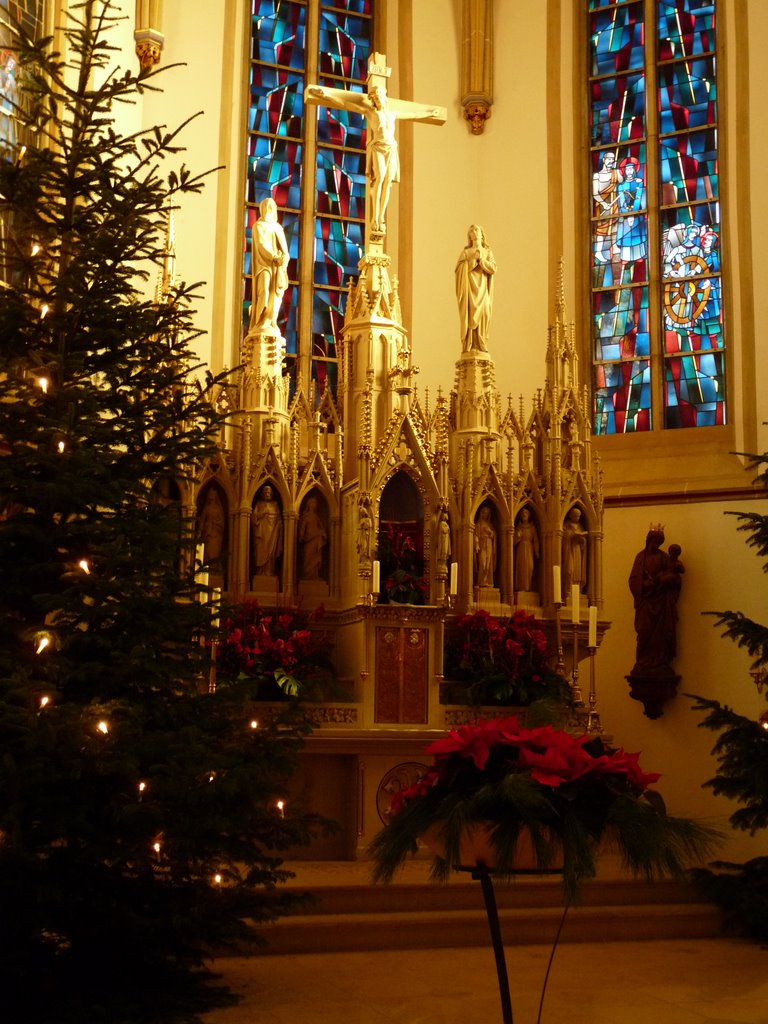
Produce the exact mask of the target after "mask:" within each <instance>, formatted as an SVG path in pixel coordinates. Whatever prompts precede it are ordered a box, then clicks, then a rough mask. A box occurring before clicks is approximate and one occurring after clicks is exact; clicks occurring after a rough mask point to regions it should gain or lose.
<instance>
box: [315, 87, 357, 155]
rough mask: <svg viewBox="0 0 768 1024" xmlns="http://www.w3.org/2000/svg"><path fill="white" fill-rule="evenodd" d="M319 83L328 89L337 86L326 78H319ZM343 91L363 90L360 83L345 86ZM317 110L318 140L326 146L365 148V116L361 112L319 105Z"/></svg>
mask: <svg viewBox="0 0 768 1024" xmlns="http://www.w3.org/2000/svg"><path fill="white" fill-rule="evenodd" d="M320 84H321V85H324V86H327V87H328V88H329V89H335V88H337V87H338V83H337V82H333V81H329V80H328V79H321V81H320ZM345 91H347V92H358V93H362V92H363V91H364V90H363V87H362V86H361V85H352V86H350V87H349V88H345ZM317 111H318V114H317V139H318V142H320V143H321V144H323V145H328V146H347V147H350V148H353V149H365V117H364V116H363V115H362V114H358V113H355V112H354V111H351V110H341V109H336V108H334V107H324V106H320V105H319V106H318V108H317Z"/></svg>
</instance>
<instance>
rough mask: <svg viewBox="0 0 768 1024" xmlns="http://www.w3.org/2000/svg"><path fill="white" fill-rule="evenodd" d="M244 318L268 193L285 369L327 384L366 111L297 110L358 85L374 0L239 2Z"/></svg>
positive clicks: (358, 211) (360, 215) (349, 259)
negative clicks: (314, 93)
mask: <svg viewBox="0 0 768 1024" xmlns="http://www.w3.org/2000/svg"><path fill="white" fill-rule="evenodd" d="M249 3H250V8H251V66H250V79H249V89H250V94H249V95H250V100H249V111H248V146H247V160H248V167H247V184H246V197H245V199H246V214H245V237H244V260H243V275H244V276H243V326H244V330H247V328H248V324H249V320H250V305H251V292H252V282H251V278H250V274H251V232H252V227H253V224H254V222H255V220H256V219H257V217H258V213H259V211H258V204H259V203H260V202H261V201H262V200H263V199H265V198H267V197H270V196H271V197H272V198H273V199H274V200H275V202H276V203H277V206H278V217H279V220H280V223H281V224H282V226H283V228H284V230H285V235H286V241H287V243H288V248H289V263H288V278H289V282H290V283H289V286H288V290H287V292H286V294H285V296H284V298H283V303H282V307H281V315H280V318H279V320H278V327H279V329H280V331H281V333H282V334H283V335H284V336H285V338H286V342H287V355H288V364H289V367H288V368H289V371H290V372H291V374H292V375H294V377H295V375H296V374H297V372H301V373H302V374H303V376H304V379H305V381H306V379H307V378H308V377H311V378H313V379H315V380H317V381H320V382H321V383H322V384H323V385H325V384H330V385H335V383H336V365H337V355H336V339H337V338H338V336H339V333H340V330H341V326H342V323H343V317H344V301H345V298H346V289H347V286H348V284H349V279H350V276H352V275H354V276H356V275H357V264H358V261H359V260H360V258H361V256H362V254H363V241H364V239H363V234H364V219H365V119H364V118H363V117H361V116H360V115H358V114H354V113H351V112H349V111H346V110H334V109H329V108H327V107H323V106H319V107H311V108H309V110H308V111H307V110H305V107H304V89H305V88H306V86H307V85H308V84H310V83H318V84H320V85H323V86H328V87H330V88H334V89H355V90H361V91H362V90H364V89H365V80H366V76H367V72H368V56H369V54H370V52H371V50H372V32H373V0H249Z"/></svg>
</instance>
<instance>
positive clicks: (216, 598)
mask: <svg viewBox="0 0 768 1024" xmlns="http://www.w3.org/2000/svg"><path fill="white" fill-rule="evenodd" d="M211 600H212V601H213V603H214V605H215V606H216V610H215V611H214V613H213V616H212V617H211V628H212V629H218V628H219V611H220V610H221V590H220V589H219V588H218V587H215V588H214V591H213V597H212V598H211Z"/></svg>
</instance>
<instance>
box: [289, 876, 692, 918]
mask: <svg viewBox="0 0 768 1024" xmlns="http://www.w3.org/2000/svg"><path fill="white" fill-rule="evenodd" d="M464 877H465V878H466V879H467V880H466V881H455V880H452V881H450V882H447V883H439V882H425V883H413V884H408V885H397V884H392V885H352V886H343V885H318V886H307V887H306V888H305V887H303V886H302V887H301V888H302V890H303V891H305V892H308V893H309V894H310V896H311V897H312V900H311V902H310V903H309V904H308V905H307V906H305V907H303V908H302V912H303V914H304V915H306V916H312V915H314V916H320V915H325V914H329V913H330V914H336V915H341V914H349V915H352V914H365V913H369V914H372V913H377V912H380V913H399V912H408V911H413V912H430V911H439V910H473V909H474V908H476V907H477V906H478V902H482V894H481V890H480V885H479V883H478V882H476V881H472V880H470V877H469V875H466V876H464ZM494 890H495V893H496V902H497V904H498V906H499V908H500V909H501V908H516V909H522V908H526V907H555V908H557V907H562V903H563V895H562V886H561V882H560V879H559V877H552V878H542V877H540V876H537V877H536V878H522V877H517V878H514V879H513V880H511V881H509V882H506V883H505V882H500V881H498V880H496V881H495V882H494ZM699 899H700V897H699V896H698V895H697V893H696V891H695V890H694V888H693V887H692V886H690V885H686V884H684V883H681V882H671V881H664V882H653V883H640V882H637V881H634V880H620V879H611V880H607V881H596V882H589V883H587V884H585V885H584V886H583V888H582V892H581V899H580V903H581V905H582V906H589V907H595V906H632V905H635V904H643V905H650V904H663V905H665V906H668V905H671V904H690V903H697V902H699Z"/></svg>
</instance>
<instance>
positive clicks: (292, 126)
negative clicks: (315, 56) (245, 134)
mask: <svg viewBox="0 0 768 1024" xmlns="http://www.w3.org/2000/svg"><path fill="white" fill-rule="evenodd" d="M303 93H304V79H303V77H302V76H301V75H299V74H297V73H296V72H292V71H286V70H285V69H284V68H270V67H266V66H265V65H263V64H254V65H253V66H252V67H251V91H250V98H251V102H250V107H249V109H248V130H249V131H251V132H268V133H270V134H272V135H286V136H290V137H292V138H294V139H299V138H301V118H302V115H303V113H304V96H303Z"/></svg>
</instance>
